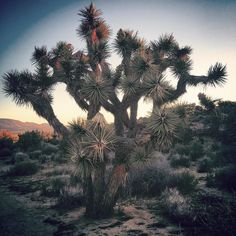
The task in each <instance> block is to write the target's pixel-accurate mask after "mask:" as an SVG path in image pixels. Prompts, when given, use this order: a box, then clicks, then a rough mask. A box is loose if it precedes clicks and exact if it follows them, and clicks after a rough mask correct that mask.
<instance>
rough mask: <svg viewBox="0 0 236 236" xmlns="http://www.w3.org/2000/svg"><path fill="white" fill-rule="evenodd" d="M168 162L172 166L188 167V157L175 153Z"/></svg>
mask: <svg viewBox="0 0 236 236" xmlns="http://www.w3.org/2000/svg"><path fill="white" fill-rule="evenodd" d="M170 164H171V166H172V167H190V164H191V162H190V159H189V157H187V156H178V155H175V156H173V157H171V160H170Z"/></svg>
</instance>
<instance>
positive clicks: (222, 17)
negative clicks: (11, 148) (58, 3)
mask: <svg viewBox="0 0 236 236" xmlns="http://www.w3.org/2000/svg"><path fill="white" fill-rule="evenodd" d="M121 2H122V3H123V4H121V3H120V4H119V3H118V2H113V3H111V2H106V3H105V2H104V1H102V0H98V1H95V4H96V5H97V7H98V8H101V9H102V11H103V13H104V18H105V20H106V21H107V23H108V24H109V25H110V26H111V28H112V32H113V35H112V38H114V36H115V34H116V32H117V31H118V29H119V28H126V29H127V28H128V29H133V30H138V31H139V35H140V37H144V38H145V39H146V40H147V41H150V40H155V39H158V37H159V36H160V35H161V34H164V33H173V34H174V36H175V38H176V40H177V41H178V42H179V43H180V45H182V46H185V45H189V46H191V47H192V48H193V54H192V60H193V70H192V73H193V74H197V75H202V74H206V73H207V70H208V68H209V66H210V65H213V64H215V63H216V62H218V61H219V62H221V63H223V64H226V65H227V72H228V81H227V83H226V84H225V86H223V87H217V88H204V87H200V86H199V87H196V88H188V89H187V91H188V92H187V93H186V94H185V95H184V96H182V97H181V99H179V100H180V101H187V102H189V103H192V102H195V103H196V102H197V101H198V99H197V94H198V93H199V92H204V93H206V94H207V95H209V96H212V97H213V98H222V99H224V100H233V101H236V92H235V88H236V81H235V77H236V32H235V28H234V27H233V26H235V25H236V22H234V20H235V19H236V18H235V17H234V16H233V13H232V11H233V10H234V9H236V8H234V9H228V8H226V9H224V11H222V12H214V9H212V8H210V7H209V6H202V5H201V4H199V5H198V4H194V3H193V2H192V5H191V4H186V3H185V5H184V7H185V8H184V9H183V6H181V5H177V4H176V5H175V4H172V5H170V4H167V3H164V2H165V1H161V0H160V1H159V2H161V3H162V5H159V6H158V4H157V2H158V1H150V2H149V4H145V3H144V1H139V2H138V3H137V4H135V5H131V4H129V3H128V2H127V3H126V4H125V3H124V1H121ZM83 6H84V5H81V4H79V3H76V4H72V5H70V6H68V7H66V8H63V9H60V10H58V11H57V12H54V13H52V14H51V15H49V16H48V17H47V18H44V19H42V20H41V21H40V22H38V24H37V25H35V26H34V27H33V28H30V29H28V31H27V33H25V35H24V36H23V37H21V38H19V39H18V41H17V43H16V44H15V45H12V46H11V47H10V48H9V50H8V51H7V52H6V53H5V54H4V55H2V56H1V57H0V61H1V68H0V72H1V75H2V74H3V73H4V72H6V71H8V70H10V69H19V70H21V69H24V68H31V69H32V67H31V63H30V57H31V53H32V51H33V48H34V46H41V45H47V47H48V49H50V48H51V47H53V46H55V44H56V42H57V41H61V40H62V41H63V40H65V41H68V42H70V43H72V44H73V45H74V47H75V49H82V48H84V43H83V42H82V41H81V40H80V39H78V37H77V35H76V28H77V26H78V23H79V22H78V20H79V18H78V16H77V12H78V10H79V9H81V7H83ZM217 10H218V11H219V9H215V11H217ZM121 11H122V17H121V16H120V12H121ZM183 13H184V14H183ZM140 15H141V16H142V17H140ZM232 21H233V22H232ZM111 42H112V39H111ZM108 61H109V62H110V63H111V65H112V66H113V67H115V66H116V65H118V64H119V61H120V58H119V57H118V56H117V55H113V56H112V57H111V58H110V59H108ZM167 79H169V80H170V81H172V83H176V80H175V79H174V78H172V77H170V78H169V75H167ZM53 93H54V103H53V108H54V110H55V113H56V115H57V116H58V118H59V120H61V121H62V122H63V123H65V124H67V123H68V122H69V121H71V120H72V119H76V118H77V117H78V116H81V115H82V116H83V117H85V116H86V114H85V113H84V112H82V111H81V109H79V108H78V106H77V105H76V104H75V102H74V100H73V98H72V97H70V96H69V95H68V93H66V92H65V85H58V86H57V87H56V89H55V91H54V92H53ZM0 99H1V100H0V117H1V118H12V119H17V120H21V121H33V122H36V123H45V122H46V121H45V120H44V119H42V118H40V117H38V116H37V115H36V114H35V113H34V111H33V110H32V109H30V108H25V107H17V106H16V105H15V104H14V102H13V101H12V100H11V99H10V98H6V97H4V96H3V95H2V91H1V96H0ZM150 108H151V106H150V104H147V103H145V102H144V103H143V102H140V106H139V110H138V116H139V117H140V116H146V115H147V114H148V111H149V110H150ZM104 114H105V116H106V119H107V120H108V121H109V122H112V115H111V114H108V113H106V112H105V113H104Z"/></svg>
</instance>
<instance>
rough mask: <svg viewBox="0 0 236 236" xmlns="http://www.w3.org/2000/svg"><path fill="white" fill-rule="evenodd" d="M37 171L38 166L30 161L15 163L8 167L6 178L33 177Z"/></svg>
mask: <svg viewBox="0 0 236 236" xmlns="http://www.w3.org/2000/svg"><path fill="white" fill-rule="evenodd" d="M38 170H39V165H38V164H36V163H35V162H32V161H22V162H17V163H16V164H15V165H14V166H12V167H10V169H9V171H8V172H7V173H6V175H7V176H12V177H14V176H26V175H33V174H35V173H36V172H37V171H38Z"/></svg>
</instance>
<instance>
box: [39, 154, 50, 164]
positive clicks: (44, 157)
mask: <svg viewBox="0 0 236 236" xmlns="http://www.w3.org/2000/svg"><path fill="white" fill-rule="evenodd" d="M52 155H53V154H52ZM52 155H46V154H42V155H40V156H39V162H40V163H42V164H44V163H46V162H49V161H51V159H52Z"/></svg>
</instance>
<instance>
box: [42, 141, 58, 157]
mask: <svg viewBox="0 0 236 236" xmlns="http://www.w3.org/2000/svg"><path fill="white" fill-rule="evenodd" d="M58 150H59V149H58V147H57V146H56V145H53V144H51V143H44V145H43V153H44V154H47V155H50V154H52V153H57V152H58Z"/></svg>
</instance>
